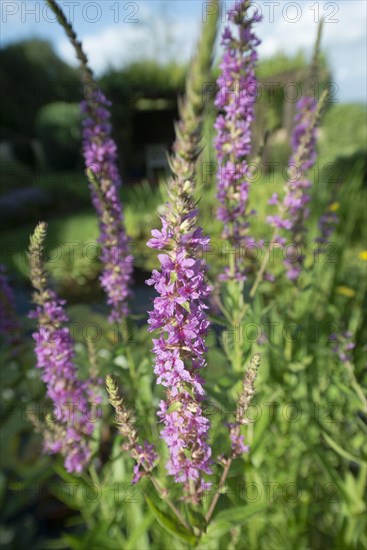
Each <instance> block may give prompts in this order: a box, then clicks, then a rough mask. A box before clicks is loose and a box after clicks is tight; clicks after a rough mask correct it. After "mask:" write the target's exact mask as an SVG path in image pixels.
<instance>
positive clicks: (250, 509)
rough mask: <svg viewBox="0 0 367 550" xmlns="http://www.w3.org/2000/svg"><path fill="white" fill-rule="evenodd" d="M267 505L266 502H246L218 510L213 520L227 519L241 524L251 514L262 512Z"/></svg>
mask: <svg viewBox="0 0 367 550" xmlns="http://www.w3.org/2000/svg"><path fill="white" fill-rule="evenodd" d="M267 507H268V504H265V503H263V502H256V503H254V504H247V505H246V506H237V507H235V508H230V509H228V510H223V511H222V512H219V514H217V515H216V516H215V518H214V521H218V522H219V521H229V522H231V523H235V524H236V525H242V524H243V523H245V522H246V521H247V520H248V519H249V518H250V517H251V516H253V515H255V514H259V513H260V512H263V511H264V510H265V509H266V508H267Z"/></svg>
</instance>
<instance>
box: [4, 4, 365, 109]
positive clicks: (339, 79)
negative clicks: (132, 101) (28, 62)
mask: <svg viewBox="0 0 367 550" xmlns="http://www.w3.org/2000/svg"><path fill="white" fill-rule="evenodd" d="M59 3H60V5H61V6H62V7H63V9H64V11H66V13H68V14H69V16H70V19H71V20H72V22H73V25H74V27H75V29H76V31H77V33H78V35H79V37H80V38H81V39H82V40H83V43H84V46H85V49H86V50H87V53H89V56H90V62H91V65H92V67H93V68H94V70H95V71H96V72H97V73H101V72H103V70H105V69H106V68H107V67H108V66H113V67H118V66H121V65H123V64H126V63H128V62H129V61H131V60H137V59H141V58H147V57H155V58H158V59H159V60H161V61H167V60H177V61H184V60H187V59H188V58H189V56H190V54H191V53H192V51H193V48H194V45H195V42H196V39H197V36H198V33H199V29H200V25H201V21H202V19H203V17H204V16H205V13H206V10H207V9H208V8H207V7H208V2H207V1H206V0H163V1H162V0H149V1H140V0H133V1H128V0H126V1H125V0H99V1H89V0H79V1H78V0H60V2H59ZM254 3H255V4H257V5H258V7H260V9H261V11H262V14H263V22H262V23H261V24H259V25H258V28H257V32H258V34H259V36H260V38H261V39H262V44H261V46H260V50H259V51H260V55H261V56H262V57H263V58H264V57H269V56H271V55H273V54H274V53H276V52H278V51H283V52H286V53H290V54H292V53H295V52H297V51H299V50H303V51H305V53H306V54H307V55H308V56H309V55H310V53H311V48H312V44H313V41H314V37H315V34H316V26H317V20H318V18H320V17H321V16H324V17H325V18H326V21H325V27H324V29H325V30H324V37H323V44H322V47H323V50H324V51H325V52H326V54H327V56H328V59H329V62H330V65H331V68H332V71H333V77H334V81H335V84H336V86H337V98H338V100H339V101H341V102H346V101H360V102H361V101H363V102H365V101H366V100H367V69H366V66H367V63H366V46H367V43H366V27H367V24H366V23H367V17H366V14H367V2H366V0H338V1H334V2H330V1H327V0H322V1H309V0H303V1H302V0H301V1H298V2H288V1H287V0H278V1H276V0H269V1H266V0H257V2H254ZM231 5H232V1H230V2H229V1H222V2H220V9H221V20H222V24H224V23H225V20H226V9H227V8H229V7H230V6H231ZM1 23H2V32H1V46H4V45H6V44H7V43H9V42H14V41H17V40H20V39H24V38H30V37H38V38H45V39H48V40H50V41H51V42H52V43H53V44H54V47H55V49H56V51H57V52H58V53H59V55H60V56H61V57H62V58H63V59H65V60H66V61H68V62H69V63H74V64H75V58H74V53H73V51H72V49H71V47H70V46H69V44H68V42H67V40H66V39H65V36H64V33H63V30H62V29H60V28H59V26H58V25H57V23H55V22H54V21H53V16H52V14H51V12H50V11H49V10H48V9H47V8H46V7H45V4H44V1H43V0H2V3H1Z"/></svg>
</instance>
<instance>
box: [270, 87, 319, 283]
mask: <svg viewBox="0 0 367 550" xmlns="http://www.w3.org/2000/svg"><path fill="white" fill-rule="evenodd" d="M296 107H297V112H296V115H295V119H294V121H295V127H294V130H293V134H292V138H291V144H292V155H291V158H290V160H289V165H288V180H287V183H286V188H285V196H284V198H283V201H282V203H281V204H280V206H279V215H275V216H268V217H267V222H268V223H269V224H270V225H272V226H273V227H275V228H277V229H282V230H285V231H286V232H287V239H286V242H288V243H290V245H292V246H291V248H292V250H291V252H290V253H289V252H288V249H289V247H288V248H287V258H286V259H285V261H284V264H285V266H286V268H287V277H288V278H289V279H290V280H292V281H296V280H297V279H298V277H299V276H300V274H301V272H302V267H303V260H304V255H303V254H302V250H303V249H304V247H305V233H306V226H305V222H306V220H307V219H308V217H309V214H310V210H309V208H308V207H307V205H308V203H309V202H310V195H309V192H308V190H309V188H310V187H311V181H310V180H309V179H308V178H306V177H305V176H304V173H305V172H306V171H307V170H309V169H310V168H311V167H312V166H314V164H315V162H316V129H317V123H318V112H317V107H318V105H317V102H316V100H315V99H314V98H312V97H309V96H303V97H301V99H300V100H299V101H298V103H297V106H296ZM269 204H276V202H275V197H274V195H273V197H272V199H270V201H269ZM278 237H279V235H277V236H276V237H275V240H277V239H278Z"/></svg>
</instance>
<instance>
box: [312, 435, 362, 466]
mask: <svg viewBox="0 0 367 550" xmlns="http://www.w3.org/2000/svg"><path fill="white" fill-rule="evenodd" d="M322 435H323V436H324V438H325V440H326V442H327V444H328V445H329V446H330V447H331V448H332V449H333V450H334V451H335V452H336V453H337V454H338V455H339V456H341V457H343V458H346V459H347V460H350V462H356V463H357V464H363V462H362V460H361V459H360V458H357V457H356V456H353V455H352V454H350V453H349V452H348V451H345V450H344V449H342V447H340V445H338V443H336V442H335V441H334V440H333V439H332V438H331V437H330V436H329V435H328V434H327V433H326V432H322Z"/></svg>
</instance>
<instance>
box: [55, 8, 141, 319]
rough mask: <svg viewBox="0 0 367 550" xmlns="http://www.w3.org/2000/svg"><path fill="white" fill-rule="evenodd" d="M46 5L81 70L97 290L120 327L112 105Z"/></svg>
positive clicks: (122, 260)
mask: <svg viewBox="0 0 367 550" xmlns="http://www.w3.org/2000/svg"><path fill="white" fill-rule="evenodd" d="M46 2H47V4H48V6H49V7H50V9H51V10H52V11H53V13H54V14H55V16H56V19H57V21H58V22H59V23H60V25H61V26H62V27H63V29H64V30H65V33H66V35H67V36H68V38H69V40H70V42H71V44H72V46H73V48H74V50H75V53H76V56H77V58H78V60H79V62H80V66H81V69H82V75H83V81H84V99H85V100H84V101H83V102H82V104H81V111H82V115H83V119H84V120H83V127H84V129H83V154H84V160H85V165H86V168H87V174H88V178H89V181H90V187H91V193H92V201H93V205H94V207H95V209H96V211H97V214H98V219H99V225H100V238H99V241H100V243H101V245H102V256H101V261H102V264H103V273H102V275H101V285H102V287H103V289H104V290H105V292H106V295H107V302H108V304H109V305H110V307H111V313H110V317H109V320H110V322H111V323H113V322H121V321H122V319H123V318H124V317H125V316H126V315H127V313H128V311H129V309H128V304H127V299H128V297H129V296H130V294H131V291H130V283H131V277H132V270H133V258H132V256H131V255H130V254H129V250H128V249H129V240H128V238H127V235H126V232H125V227H124V216H123V210H122V204H121V201H120V198H119V187H120V184H121V179H120V175H119V171H118V167H117V146H116V143H115V142H114V141H113V139H112V137H111V124H110V122H109V119H110V112H109V107H110V105H111V103H110V102H109V101H108V100H107V99H106V98H105V96H104V95H103V93H102V91H101V90H100V89H99V87H98V85H97V84H96V83H95V80H94V77H93V72H92V70H91V68H90V67H89V63H88V58H87V56H86V54H85V52H84V50H83V47H82V44H81V43H80V42H79V41H78V39H77V36H76V34H75V31H74V29H73V27H72V25H71V24H70V23H69V21H68V20H67V19H66V17H65V14H64V13H63V11H62V9H61V8H60V6H59V5H58V4H57V2H56V1H55V0H46Z"/></svg>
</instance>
